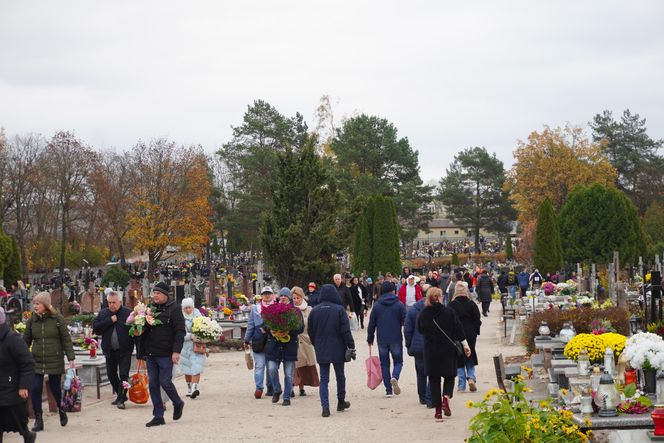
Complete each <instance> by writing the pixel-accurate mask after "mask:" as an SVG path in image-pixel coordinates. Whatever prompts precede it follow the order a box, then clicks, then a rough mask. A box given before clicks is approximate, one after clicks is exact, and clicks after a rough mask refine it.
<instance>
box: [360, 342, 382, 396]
mask: <svg viewBox="0 0 664 443" xmlns="http://www.w3.org/2000/svg"><path fill="white" fill-rule="evenodd" d="M364 364H365V365H366V367H367V386H368V387H369V389H372V390H373V389H376V388H377V387H378V386H380V384H381V383H382V382H383V372H382V371H381V369H380V359H379V358H378V356H376V355H371V346H369V357H367V359H366V360H365V361H364Z"/></svg>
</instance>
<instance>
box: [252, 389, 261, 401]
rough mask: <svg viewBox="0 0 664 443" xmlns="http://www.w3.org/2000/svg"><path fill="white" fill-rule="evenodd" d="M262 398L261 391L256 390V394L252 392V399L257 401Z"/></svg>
mask: <svg viewBox="0 0 664 443" xmlns="http://www.w3.org/2000/svg"><path fill="white" fill-rule="evenodd" d="M262 396H263V390H262V389H256V392H254V398H255V399H256V400H258V399H259V398H261V397H262Z"/></svg>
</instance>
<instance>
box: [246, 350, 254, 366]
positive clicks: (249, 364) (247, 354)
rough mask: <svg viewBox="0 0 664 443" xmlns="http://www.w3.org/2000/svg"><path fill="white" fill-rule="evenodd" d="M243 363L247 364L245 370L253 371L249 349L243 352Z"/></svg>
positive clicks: (252, 359) (252, 360) (252, 361)
mask: <svg viewBox="0 0 664 443" xmlns="http://www.w3.org/2000/svg"><path fill="white" fill-rule="evenodd" d="M244 361H245V363H246V364H247V369H249V370H251V369H254V358H253V357H252V356H251V349H249V348H247V349H245V350H244Z"/></svg>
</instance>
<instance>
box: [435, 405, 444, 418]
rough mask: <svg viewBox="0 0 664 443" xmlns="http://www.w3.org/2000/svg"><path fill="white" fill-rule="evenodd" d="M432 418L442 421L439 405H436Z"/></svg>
mask: <svg viewBox="0 0 664 443" xmlns="http://www.w3.org/2000/svg"><path fill="white" fill-rule="evenodd" d="M433 418H434V419H435V420H436V421H443V411H442V408H441V407H440V406H436V413H435V414H434V416H433Z"/></svg>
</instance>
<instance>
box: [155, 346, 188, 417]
mask: <svg viewBox="0 0 664 443" xmlns="http://www.w3.org/2000/svg"><path fill="white" fill-rule="evenodd" d="M146 363H147V366H148V377H149V379H150V383H149V386H150V399H151V400H152V415H153V416H155V417H157V418H164V402H163V401H162V400H161V391H160V389H159V388H161V389H163V390H164V392H166V395H168V398H170V399H171V401H172V402H173V406H179V405H181V404H183V403H184V402H183V401H182V399H181V398H180V396H179V395H178V391H177V389H175V385H174V384H173V360H171V357H153V356H148V358H147V359H146Z"/></svg>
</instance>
